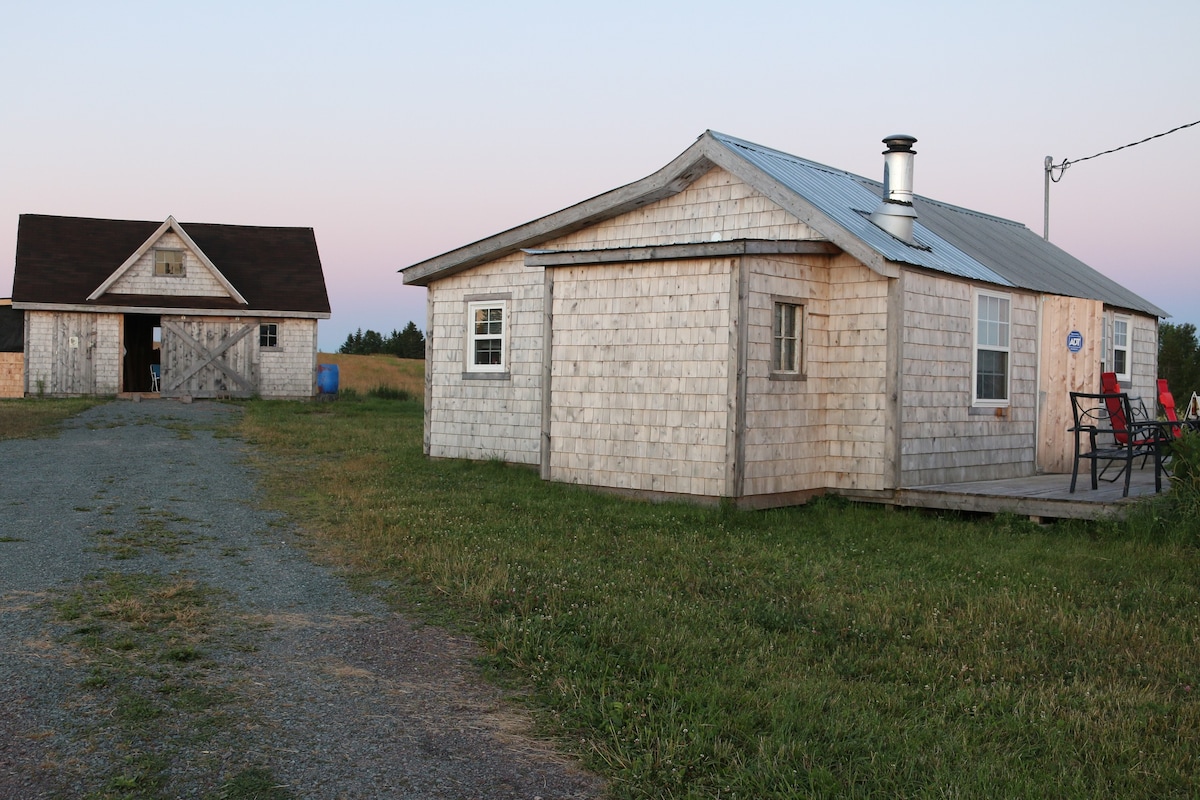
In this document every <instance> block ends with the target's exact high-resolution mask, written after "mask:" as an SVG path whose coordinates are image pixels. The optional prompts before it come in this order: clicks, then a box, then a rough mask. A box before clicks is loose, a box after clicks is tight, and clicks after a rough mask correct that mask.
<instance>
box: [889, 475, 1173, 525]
mask: <svg viewBox="0 0 1200 800" xmlns="http://www.w3.org/2000/svg"><path fill="white" fill-rule="evenodd" d="M1070 486H1071V476H1070V475H1060V474H1051V475H1033V476H1030V477H1028V478H1008V479H1004V480H995V481H972V482H968V483H946V484H937V485H930V486H913V487H909V488H905V489H899V490H897V491H896V492H895V493H894V494H893V496H892V498H891V500H890V502H891V503H892V504H893V505H899V506H911V507H918V508H941V509H953V510H959V511H980V512H987V513H1000V512H1009V513H1014V514H1021V515H1027V516H1030V517H1037V518H1045V519H1099V518H1102V517H1107V516H1112V515H1114V514H1120V513H1122V512H1123V511H1125V510H1127V509H1128V508H1129V507H1130V505H1131V504H1132V503H1134V502H1136V501H1137V499H1138V498H1141V497H1147V496H1151V495H1153V494H1154V468H1153V467H1147V468H1145V469H1135V470H1134V471H1133V476H1132V478H1131V480H1130V486H1129V496H1128V497H1122V496H1121V492H1122V490H1123V489H1124V480H1118V481H1115V482H1108V481H1103V480H1102V481H1100V485H1099V487H1098V488H1097V489H1095V490H1093V489H1092V487H1091V481H1090V479H1089V477H1088V476H1087V475H1080V476H1079V481H1078V483H1077V484H1076V487H1075V492H1074V493H1071V491H1070ZM1162 486H1163V491H1164V492H1166V491H1167V490H1168V488H1169V487H1170V480H1169V479H1168V478H1167V476H1166V475H1164V476H1163V478H1162Z"/></svg>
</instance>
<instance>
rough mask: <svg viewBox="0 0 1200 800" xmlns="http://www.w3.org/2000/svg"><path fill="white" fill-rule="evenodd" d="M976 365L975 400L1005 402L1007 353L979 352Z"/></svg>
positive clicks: (1006, 395) (1006, 394) (1006, 396)
mask: <svg viewBox="0 0 1200 800" xmlns="http://www.w3.org/2000/svg"><path fill="white" fill-rule="evenodd" d="M976 363H977V366H976V371H975V397H976V399H978V400H1007V399H1008V353H1005V352H1001V351H999V350H979V351H978V353H977V354H976Z"/></svg>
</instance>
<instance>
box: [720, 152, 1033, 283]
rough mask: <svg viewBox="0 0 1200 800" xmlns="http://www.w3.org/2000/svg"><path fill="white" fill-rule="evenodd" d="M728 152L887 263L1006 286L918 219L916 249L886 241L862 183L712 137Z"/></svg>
mask: <svg viewBox="0 0 1200 800" xmlns="http://www.w3.org/2000/svg"><path fill="white" fill-rule="evenodd" d="M712 135H713V138H714V139H716V140H717V141H719V142H721V143H722V144H724V145H725V146H726V147H729V148H730V149H731V150H732V151H733V152H735V153H737V154H738V155H740V156H741V157H742V158H744V159H745V160H747V161H749V162H750V163H751V164H753V165H755V166H756V167H758V168H759V169H761V170H762V171H763V172H765V173H767V174H768V175H770V176H771V177H772V178H774V179H775V180H777V181H779V182H780V183H782V184H783V185H784V186H786V187H788V188H789V189H791V190H792V191H794V192H796V193H797V194H799V195H800V196H801V197H803V198H804V199H805V200H807V201H808V202H809V203H812V204H813V205H814V206H816V207H817V208H818V209H819V210H820V211H821V212H822V213H824V214H825V215H826V216H828V217H829V218H830V219H832V220H833V221H834V222H836V223H837V224H838V225H840V226H842V227H843V228H844V229H845V230H846V231H847V232H849V233H850V234H852V235H853V236H855V237H857V238H859V239H860V240H862V241H863V242H865V243H866V244H867V245H868V246H870V247H871V248H872V249H873V250H875V251H876V252H877V253H879V254H880V255H882V256H883V257H884V258H886V259H888V260H889V261H898V262H902V263H905V264H912V265H913V266H917V267H926V268H928V269H933V270H937V271H938V272H945V273H948V274H950V275H957V276H959V277H962V278H972V279H975V280H981V281H988V282H989V283H995V284H999V285H1001V286H1011V285H1012V283H1011V282H1010V281H1009V280H1008V279H1007V278H1005V277H1004V276H1003V275H1001V274H1000V273H998V272H996V271H995V270H993V269H991V268H989V267H988V266H987V265H985V264H983V263H981V262H980V261H978V260H977V259H975V258H973V257H972V256H970V255H969V254H968V253H965V252H963V251H962V250H960V249H959V248H957V247H955V246H954V245H953V244H951V243H950V242H948V241H946V240H945V239H943V238H942V237H940V236H938V235H937V233H935V232H934V231H933V230H931V229H930V228H929V227H928V226H926V225H924V224H922V222H921V220H920V219H919V218H918V220H917V223H916V225H915V226H914V229H913V239H914V240H915V241H916V246H914V245H911V244H908V243H907V242H903V241H901V240H899V239H897V238H896V237H895V236H892V235H891V234H890V233H888V232H886V231H884V230H883V229H882V228H880V227H878V226H877V225H875V224H874V223H873V222H871V221H870V220H869V219H868V216H869V215H870V213H871V212H872V211H874V210H875V207H876V206H878V205H879V202H880V198H881V195H880V192H879V191H878V190H873V189H871V188H869V187H868V185H865V184H864V181H865V179H863V178H860V177H859V176H857V175H854V174H852V173H849V172H845V171H843V170H838V169H834V168H832V167H827V166H824V165H823V164H818V163H816V162H814V161H808V160H806V159H803V158H798V157H796V156H793V155H789V154H787V153H782V152H780V151H778V150H771V149H770V148H766V147H761V146H759V145H756V144H754V143H752V142H747V141H745V140H742V139H737V138H735V137H733V136H726V135H725V134H721V133H716V132H712Z"/></svg>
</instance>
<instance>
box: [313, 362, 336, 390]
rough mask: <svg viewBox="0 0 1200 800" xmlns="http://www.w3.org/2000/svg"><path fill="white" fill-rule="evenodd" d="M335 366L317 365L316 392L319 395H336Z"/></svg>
mask: <svg viewBox="0 0 1200 800" xmlns="http://www.w3.org/2000/svg"><path fill="white" fill-rule="evenodd" d="M337 390H338V368H337V364H317V391H318V392H320V393H321V394H337Z"/></svg>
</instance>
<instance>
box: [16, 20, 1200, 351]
mask: <svg viewBox="0 0 1200 800" xmlns="http://www.w3.org/2000/svg"><path fill="white" fill-rule="evenodd" d="M1198 30H1200V3H1197V2H1196V1H1195V0H1176V1H1174V2H1156V1H1155V0H1148V1H1146V2H1141V3H1137V4H1130V3H1127V2H1119V3H1118V2H1106V1H1103V0H1102V1H1100V2H1057V1H1056V0H1033V1H1031V2H1026V1H1025V0H1014V1H1011V2H1006V3H989V4H978V3H964V2H961V0H956V1H955V2H920V0H914V2H911V3H908V4H898V3H894V2H890V3H884V2H876V1H875V0H860V2H854V3H844V2H820V3H816V2H796V1H793V2H778V3H776V2H755V1H754V0H743V2H740V3H715V2H705V1H704V0H692V1H691V2H674V1H673V0H670V1H666V2H655V0H640V2H625V1H624V0H613V1H611V2H605V3H586V4H575V3H571V2H564V1H562V0H560V1H559V2H523V1H522V0H512V2H507V3H467V2H457V3H456V2H452V1H446V2H438V3H420V4H417V3H407V2H394V3H386V2H355V1H354V0H341V1H340V2H279V3H275V2H255V1H254V0H238V2H211V1H210V2H202V3H191V4H162V3H122V2H104V3H95V2H78V3H75V2H45V3H21V4H14V3H10V4H6V7H5V10H4V11H3V14H2V16H0V143H2V146H0V297H4V296H8V295H9V293H10V292H11V288H12V267H13V254H14V253H15V248H16V234H17V218H18V216H19V215H20V214H22V213H39V214H60V215H67V216H86V217H105V218H114V219H142V220H155V221H161V220H164V219H166V217H167V216H168V215H173V216H174V217H175V218H176V219H178V220H180V221H181V222H184V223H185V224H186V223H187V222H189V221H193V222H214V223H230V224H242V225H289V226H302V227H311V228H313V229H314V230H315V231H316V237H317V242H318V245H319V247H320V251H321V258H322V261H323V263H324V266H325V276H326V282H327V284H328V288H329V294H330V300H331V302H332V305H333V317H332V319H331V320H329V321H328V322H322V323H321V332H320V344H321V348H322V349H323V350H336V349H337V347H338V346H339V345H340V344H341V343H342V342H343V341H344V340H345V338H346V335H347V334H348V333H350V332H352V331H353V330H354V329H356V328H359V327H361V328H363V329H367V328H373V329H375V330H378V331H380V332H382V333H385V334H386V333H387V332H389V331H391V330H392V329H394V328H395V329H399V328H403V327H404V325H405V324H406V323H407V322H408V321H410V320H411V321H414V322H416V323H417V325H418V326H420V327H421V328H424V326H425V293H424V290H423V289H418V288H413V287H405V286H404V285H403V282H402V279H401V276H400V275H399V274H398V272H397V270H399V269H401V268H402V267H405V266H408V265H409V264H413V263H415V262H418V261H421V260H424V259H426V258H429V257H431V256H434V255H437V254H439V253H442V252H444V251H446V250H450V249H453V248H455V247H458V246H460V245H464V244H467V243H470V242H472V241H475V240H477V239H481V238H483V237H486V236H489V235H491V234H494V233H497V232H499V231H502V230H504V229H507V228H510V227H512V226H514V225H519V224H521V223H523V222H527V221H529V220H532V219H535V218H537V217H540V216H542V215H544V214H547V213H550V212H553V211H556V210H558V209H560V208H563V207H565V206H568V205H571V204H574V203H577V202H579V201H581V200H585V199H587V198H589V197H592V196H594V195H596V194H600V193H601V192H604V191H607V190H609V189H612V188H615V187H617V186H620V185H623V184H626V183H629V182H631V181H634V180H637V179H639V178H642V177H644V176H646V175H648V174H649V173H651V172H653V171H654V170H656V169H658V168H659V167H662V166H663V165H665V164H666V163H667V162H668V161H670V160H671V159H672V158H674V157H675V156H677V155H678V154H679V153H681V152H682V151H683V150H685V149H686V148H687V147H688V146H689V145H690V144H691V143H692V142H693V141H694V140H695V138H696V137H697V136H699V135H700V134H702V133H703V132H704V131H705V130H706V129H713V130H717V131H721V132H723V133H727V134H731V135H733V136H737V137H740V138H743V139H749V140H751V141H754V142H757V143H759V144H763V145H767V146H769V147H773V148H776V149H780V150H784V151H787V152H789V153H793V154H795V155H798V156H802V157H805V158H809V159H812V160H815V161H819V162H822V163H825V164H828V165H831V166H835V167H839V168H842V169H846V170H850V171H852V172H856V173H858V174H861V175H866V176H868V177H871V178H877V179H878V178H881V177H882V170H883V164H882V157H881V156H880V151H881V149H882V146H881V144H880V139H882V138H883V137H884V136H886V135H889V134H894V133H905V134H911V135H913V136H915V137H917V139H918V143H917V145H916V150H917V152H918V154H919V155H918V156H917V160H916V169H915V184H916V187H915V188H916V191H917V193H918V194H922V195H925V196H928V197H933V198H936V199H939V200H942V201H945V202H949V203H954V204H957V205H961V206H966V207H968V208H972V209H976V210H979V211H984V212H987V213H990V214H995V215H998V216H1001V217H1006V218H1009V219H1013V220H1017V221H1020V222H1023V223H1024V224H1025V225H1027V226H1028V227H1029V228H1030V229H1031V230H1033V231H1035V232H1037V233H1039V234H1040V233H1041V232H1042V220H1043V186H1044V183H1043V176H1044V171H1043V162H1044V159H1045V157H1046V156H1047V155H1049V156H1053V158H1054V160H1055V162H1056V163H1058V162H1061V161H1062V160H1063V159H1064V158H1069V159H1072V160H1075V159H1082V158H1084V157H1086V156H1091V155H1093V154H1096V153H1100V152H1102V151H1105V150H1109V149H1112V148H1116V147H1120V146H1121V145H1125V144H1128V143H1131V142H1135V141H1138V140H1140V139H1143V138H1146V137H1148V136H1152V135H1155V134H1159V133H1163V132H1165V131H1168V130H1170V129H1172V128H1175V127H1176V126H1179V125H1185V124H1188V123H1192V122H1196V121H1198V120H1200V88H1198V83H1200V47H1197V45H1196V43H1195V38H1196V35H1197V33H1196V32H1197V31H1198ZM1197 185H1200V125H1197V126H1194V127H1189V128H1186V129H1184V130H1180V131H1178V132H1175V133H1172V134H1170V135H1168V136H1163V137H1160V138H1156V139H1154V140H1152V141H1150V142H1147V143H1145V144H1140V145H1137V146H1136V147H1130V148H1127V149H1124V150H1120V151H1119V152H1116V153H1111V154H1107V155H1103V156H1099V157H1097V158H1093V159H1090V160H1086V161H1081V162H1079V163H1077V164H1075V165H1074V166H1073V167H1071V168H1070V169H1069V170H1068V171H1067V172H1066V173H1065V175H1064V176H1063V178H1062V180H1061V182H1059V183H1056V184H1054V185H1053V186H1052V187H1051V190H1050V195H1051V197H1050V238H1051V240H1052V241H1053V242H1055V243H1056V244H1057V245H1059V246H1060V247H1063V248H1064V249H1066V250H1067V251H1069V252H1071V253H1072V254H1074V255H1075V256H1077V257H1079V258H1081V259H1083V260H1084V261H1086V262H1087V263H1089V264H1091V265H1092V266H1093V267H1095V268H1097V269H1098V270H1100V271H1101V272H1104V273H1105V274H1107V275H1109V276H1110V277H1112V278H1114V279H1116V280H1117V281H1119V282H1121V283H1123V284H1125V285H1126V286H1128V287H1129V288H1131V289H1133V290H1134V291H1136V292H1138V293H1139V294H1141V295H1142V296H1144V297H1145V298H1147V299H1148V300H1150V301H1151V302H1153V303H1155V304H1156V305H1158V306H1160V307H1162V308H1164V309H1166V310H1167V311H1168V312H1170V314H1171V315H1172V317H1171V318H1170V321H1172V322H1176V323H1179V322H1191V323H1194V324H1197V325H1200V252H1198V250H1200V248H1198V247H1197V245H1196V243H1195V242H1194V241H1193V236H1194V235H1195V234H1196V232H1198V231H1200V223H1198V222H1197V219H1196V217H1197V215H1200V203H1198V202H1197V199H1196V196H1195V195H1196V193H1195V187H1196V186H1197ZM113 266H114V268H116V266H118V265H116V264H114V265H113ZM218 266H219V265H218Z"/></svg>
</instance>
